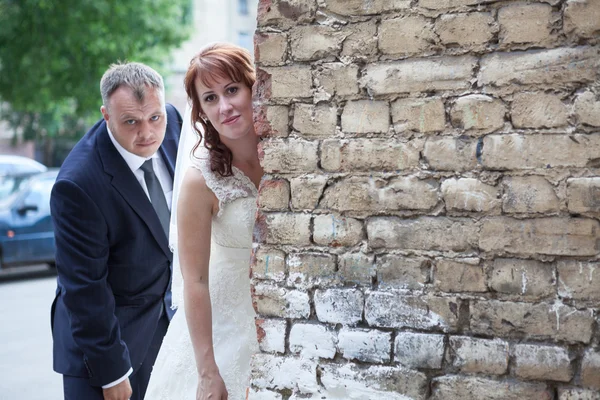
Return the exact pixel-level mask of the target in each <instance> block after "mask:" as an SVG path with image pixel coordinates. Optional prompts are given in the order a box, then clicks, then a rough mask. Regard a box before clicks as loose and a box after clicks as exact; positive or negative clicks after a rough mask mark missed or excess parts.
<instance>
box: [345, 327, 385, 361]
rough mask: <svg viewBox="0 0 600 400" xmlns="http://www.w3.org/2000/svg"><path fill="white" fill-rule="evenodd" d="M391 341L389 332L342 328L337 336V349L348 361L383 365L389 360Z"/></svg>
mask: <svg viewBox="0 0 600 400" xmlns="http://www.w3.org/2000/svg"><path fill="white" fill-rule="evenodd" d="M391 340H392V334H391V333H390V332H382V331H377V330H372V329H351V328H342V329H341V330H340V332H339V334H338V347H339V349H340V351H341V353H342V356H343V357H344V358H346V359H348V360H358V361H363V362H370V363H385V362H388V361H390V358H391V350H392V343H391Z"/></svg>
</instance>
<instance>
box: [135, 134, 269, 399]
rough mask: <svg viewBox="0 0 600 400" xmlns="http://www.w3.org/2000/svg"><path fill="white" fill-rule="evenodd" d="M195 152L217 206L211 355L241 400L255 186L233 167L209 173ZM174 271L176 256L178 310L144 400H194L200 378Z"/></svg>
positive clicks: (253, 342)
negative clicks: (230, 172)
mask: <svg viewBox="0 0 600 400" xmlns="http://www.w3.org/2000/svg"><path fill="white" fill-rule="evenodd" d="M181 147H182V146H180V150H181ZM183 147H185V146H183ZM199 152H200V153H201V154H202V155H201V156H199V157H200V158H196V157H192V161H191V167H192V168H197V169H199V170H200V171H201V172H202V174H203V176H204V179H205V181H206V184H207V186H208V188H209V189H210V190H211V191H212V192H213V193H214V194H215V196H216V197H217V199H218V201H219V212H218V214H217V215H215V216H214V217H213V219H212V233H211V236H212V238H211V250H210V264H209V289H210V298H211V299H210V300H211V305H212V331H213V346H214V354H215V359H216V363H217V366H218V367H219V372H220V374H221V377H222V378H223V380H224V381H225V387H226V388H227V391H228V393H229V399H230V400H243V399H245V398H246V390H247V388H248V387H249V376H250V358H251V357H252V355H253V354H254V353H256V352H257V351H258V342H257V339H256V328H255V324H254V317H255V312H254V308H253V307H252V298H251V293H250V278H249V266H250V255H251V248H252V229H253V226H254V219H255V213H256V197H257V194H258V193H257V190H256V187H255V186H254V183H252V181H251V180H250V179H249V178H248V177H247V176H246V175H244V173H243V172H242V171H240V170H239V169H237V168H235V167H232V169H233V176H230V177H221V176H220V175H219V174H218V173H215V172H213V171H211V170H210V164H209V160H208V154H207V151H206V150H205V149H204V147H202V146H201V147H199ZM184 154H186V153H185V151H184ZM187 154H189V152H188V153H187ZM178 162H179V159H178ZM178 167H179V166H178ZM179 173H180V174H181V171H180V172H179ZM176 183H177V171H176ZM175 193H177V192H175ZM173 228H174V227H173V226H172V229H171V232H173ZM175 229H176V227H175ZM175 231H176V230H175ZM174 241H175V242H176V239H175V240H174ZM172 242H173V241H172ZM178 266H179V261H178V254H177V252H175V253H174V261H173V285H172V290H173V304H174V305H177V306H178V311H177V312H176V313H175V316H174V317H173V319H172V321H171V324H170V325H169V329H168V331H167V334H166V335H165V338H164V340H163V344H162V346H161V349H160V352H159V354H158V358H157V360H156V363H155V364H154V368H153V370H152V375H151V378H150V383H149V386H148V390H147V392H146V396H145V399H146V400H188V399H190V400H193V399H195V398H196V397H195V396H196V389H197V386H198V375H197V370H196V362H195V358H194V351H193V348H192V343H191V340H190V334H189V331H188V327H187V322H186V318H185V312H184V311H185V310H184V307H183V283H182V277H181V272H180V270H179V268H178ZM140 334H142V333H141V332H140Z"/></svg>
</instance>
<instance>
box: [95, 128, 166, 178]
mask: <svg viewBox="0 0 600 400" xmlns="http://www.w3.org/2000/svg"><path fill="white" fill-rule="evenodd" d="M106 130H107V131H108V136H109V137H110V140H111V142H112V143H113V144H114V145H115V148H116V149H117V151H118V152H119V154H120V155H121V157H123V160H125V162H126V163H127V165H128V166H129V168H130V169H131V170H132V171H133V172H135V171H137V170H138V169H140V167H141V166H142V164H144V162H146V160H150V159H152V158H157V157H158V153H154V154H153V155H152V156H150V157H140V156H138V155H137V154H133V153H130V152H129V151H127V150H125V148H124V147H123V146H121V145H120V144H119V142H117V139H115V137H114V136H113V134H112V132H111V131H110V128H109V127H108V124H106Z"/></svg>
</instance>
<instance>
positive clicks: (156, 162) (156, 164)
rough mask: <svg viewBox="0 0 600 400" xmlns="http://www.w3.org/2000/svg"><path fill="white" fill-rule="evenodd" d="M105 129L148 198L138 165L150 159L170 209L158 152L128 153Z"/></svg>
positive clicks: (166, 178)
mask: <svg viewBox="0 0 600 400" xmlns="http://www.w3.org/2000/svg"><path fill="white" fill-rule="evenodd" d="M106 130H107V131H108V136H109V137H110V140H111V141H112V142H113V144H114V145H115V147H116V149H117V151H118V152H119V154H120V155H121V157H123V159H124V160H125V162H126V163H127V165H128V166H129V168H130V169H131V172H133V175H135V178H136V179H137V180H138V182H139V183H140V185H141V186H142V189H144V193H146V196H148V199H150V194H149V192H148V187H147V186H146V180H145V179H144V171H142V170H141V169H140V167H141V166H142V164H144V162H146V160H149V159H152V168H153V169H154V174H155V175H156V177H157V178H158V181H159V182H160V187H161V188H162V190H163V193H164V194H165V200H166V201H167V206H168V207H169V211H170V210H171V202H172V196H173V179H172V178H171V175H170V174H169V171H168V170H167V166H166V165H165V162H164V160H163V159H162V157H161V156H160V154H158V153H154V154H153V155H152V156H151V157H148V158H144V157H140V156H138V155H135V154H133V153H130V152H128V151H127V150H125V148H124V147H123V146H121V145H120V144H119V142H117V140H116V139H115V137H114V136H113V134H112V132H111V131H110V129H108V125H107V126H106ZM132 372H133V369H132V368H129V371H127V373H126V374H125V375H123V376H122V377H121V378H119V379H117V380H116V381H114V382H111V383H109V384H107V385H104V386H102V389H108V388H111V387H113V386H116V385H118V384H119V383H121V382H123V381H124V380H125V379H127V378H129V375H131V373H132Z"/></svg>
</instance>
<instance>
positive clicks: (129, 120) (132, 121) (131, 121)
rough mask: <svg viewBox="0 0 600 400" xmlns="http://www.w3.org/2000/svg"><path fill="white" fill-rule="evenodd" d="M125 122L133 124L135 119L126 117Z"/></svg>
mask: <svg viewBox="0 0 600 400" xmlns="http://www.w3.org/2000/svg"><path fill="white" fill-rule="evenodd" d="M125 123H126V124H127V125H133V124H135V119H128V120H127V121H125Z"/></svg>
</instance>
